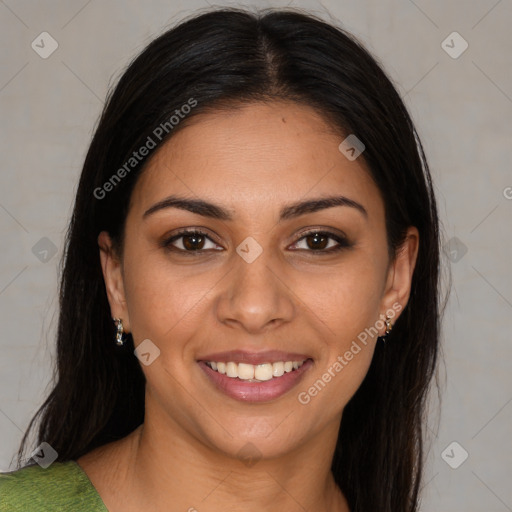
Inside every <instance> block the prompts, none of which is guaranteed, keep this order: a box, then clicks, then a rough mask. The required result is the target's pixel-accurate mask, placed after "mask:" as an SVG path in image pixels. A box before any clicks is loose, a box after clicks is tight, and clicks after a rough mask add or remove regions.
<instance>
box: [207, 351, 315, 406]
mask: <svg viewBox="0 0 512 512" xmlns="http://www.w3.org/2000/svg"><path fill="white" fill-rule="evenodd" d="M312 365H313V361H312V360H311V359H308V360H307V361H306V362H305V363H304V364H303V365H302V366H301V367H300V368H299V369H297V370H293V371H291V372H288V373H285V374H284V375H282V376H281V377H274V378H272V379H270V380H266V381H263V382H247V381H244V380H240V379H238V378H236V379H234V378H232V377H227V376H226V375H223V374H222V373H219V372H217V371H215V370H212V369H211V368H210V367H209V366H208V365H207V364H206V363H205V362H204V361H199V366H200V367H201V369H202V370H203V372H204V373H205V374H206V375H207V377H208V378H209V379H210V381H211V382H212V383H213V384H214V385H215V387H216V388H217V389H219V390H220V391H222V392H223V393H224V394H226V395H227V396H229V397H231V398H234V399H235V400H241V401H244V402H268V401H270V400H275V399H276V398H279V397H280V396H282V395H284V394H285V393H286V392H288V391H290V389H292V388H293V387H294V386H296V385H297V384H298V383H299V382H300V380H301V379H302V376H303V375H304V373H305V372H307V371H308V369H309V368H310V367H311V366H312Z"/></svg>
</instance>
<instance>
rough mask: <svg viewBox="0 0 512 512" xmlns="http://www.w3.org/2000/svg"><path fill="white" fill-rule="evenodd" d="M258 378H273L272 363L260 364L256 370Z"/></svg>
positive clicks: (255, 375)
mask: <svg viewBox="0 0 512 512" xmlns="http://www.w3.org/2000/svg"><path fill="white" fill-rule="evenodd" d="M254 378H255V379H256V380H270V379H271V378H272V365H271V364H270V363H264V364H259V365H258V366H256V369H255V370H254Z"/></svg>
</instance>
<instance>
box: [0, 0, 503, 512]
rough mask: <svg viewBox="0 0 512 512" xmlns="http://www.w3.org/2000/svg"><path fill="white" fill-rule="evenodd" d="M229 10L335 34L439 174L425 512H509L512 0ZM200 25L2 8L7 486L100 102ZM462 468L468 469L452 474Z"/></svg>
mask: <svg viewBox="0 0 512 512" xmlns="http://www.w3.org/2000/svg"><path fill="white" fill-rule="evenodd" d="M223 5H242V6H243V5H245V6H247V5H253V6H256V5H257V6H259V7H268V6H271V5H272V6H274V7H283V6H285V5H291V6H296V7H304V8H307V9H310V10H312V11H313V12H315V13H316V14H318V15H320V16H322V17H324V18H325V19H327V20H329V18H330V16H333V17H334V18H336V19H337V20H339V22H340V23H341V25H342V26H343V27H344V28H346V29H348V30H349V31H351V32H353V33H354V34H355V35H356V36H358V37H359V38H360V39H361V40H362V41H363V42H364V43H365V44H366V45H367V47H368V48H369V49H370V50H371V51H372V52H373V54H374V55H375V56H376V57H377V58H378V59H379V60H380V62H381V63H382V64H383V65H384V67H385V69H386V70H387V71H388V73H389V74H390V75H391V77H392V78H393V80H394V81H395V83H396V84H397V87H398V90H399V92H400V94H401V95H402V97H403V98H404V100H405V102H406V104H407V106H408V107H409V109H410V111H411V114H412V116H413V118H414V120H415V122H416V124H417V128H418V130H419V133H420V136H421V137H422V140H423V142H424V145H425V149H426V152H427V156H428V158H429V162H430V165H431V168H432V173H433V176H434V180H435V186H436V190H437V195H438V200H439V209H440V214H441V218H442V223H443V230H444V234H443V238H444V242H445V248H446V259H445V264H446V267H447V268H451V273H452V277H453V290H452V294H451V297H450V301H449V305H448V308H447V313H446V317H445V322H444V329H443V338H444V339H443V351H444V358H445V365H443V366H441V369H440V379H441V385H442V387H443V398H442V403H441V408H440V413H439V412H438V402H437V401H436V400H434V401H433V402H432V404H433V406H432V410H431V414H430V417H429V425H430V429H429V431H430V438H431V443H430V444H431V451H430V453H429V456H428V458H427V468H426V478H425V482H424V484H425V485H424V491H423V493H424V494H423V495H424V501H423V505H422V510H423V511H425V512H428V511H432V512H433V511H436V512H440V511H464V512H472V511H475V512H476V511H478V512H481V511H482V510H485V511H486V512H494V511H495V512H505V511H507V510H509V511H512V487H511V486H510V478H511V475H512V463H511V461H512V443H511V442H510V437H511V433H512V429H511V426H512V421H511V419H512V404H511V403H510V402H511V401H512V386H511V382H512V381H511V371H510V361H511V359H512V344H511V342H510V336H511V317H512V315H511V313H512V309H511V308H512V273H511V272H510V269H509V265H510V261H511V259H512V242H511V233H512V231H511V229H510V219H511V215H512V188H511V187H512V172H511V164H510V156H511V154H510V148H511V142H512V123H511V115H512V73H511V67H512V66H511V61H512V57H511V55H512V31H511V29H510V23H511V21H512V2H511V0H500V1H496V0H479V1H474V2H468V1H462V0H457V1H455V0H451V1H443V0H436V1H429V2H427V1H420V0H417V1H416V2H412V1H411V0H395V1H393V0H386V1H382V0H380V1H379V0H371V1H356V0H353V1H349V0H340V1H338V2H334V1H328V0H324V2H323V4H322V3H320V2H314V1H309V2H308V1H301V2H293V3H292V2H289V3H288V4H287V3H285V2H278V1H277V2H273V3H272V4H270V3H267V2H258V3H256V2H252V3H249V4H247V3H246V4H238V3H237V4H235V3H231V4H223ZM205 7H208V5H207V4H206V3H204V2H201V1H189V2H187V3H186V4H185V3H184V2H178V1H176V0H174V1H168V0H151V1H147V2H144V3H142V2H137V1H135V0H130V1H119V0H118V1H114V0H110V1H101V2H100V1H99V0H91V1H87V0H73V1H69V0H68V1H64V0H61V1H57V0H55V1H53V0H52V1H46V2H35V1H28V0H16V1H14V0H5V1H1V0H0V46H1V47H2V51H1V53H0V60H1V64H0V70H1V78H0V105H1V109H2V123H1V138H0V148H1V155H2V164H1V165H2V167H1V169H2V170H1V172H0V232H1V235H2V243H1V249H2V250H1V252H0V261H1V269H0V326H1V336H0V354H1V355H0V470H2V471H7V470H9V469H11V468H12V467H13V465H12V457H13V455H14V453H15V452H16V450H17V447H18V444H19V441H20V439H21V436H22V433H23V431H24V430H25V428H26V426H27V424H28V421H29V419H30V418H31V416H32V415H33V413H34V412H35V411H36V409H37V408H38V407H39V405H40V404H41V403H42V399H43V397H45V394H46V392H47V391H48V390H49V382H50V379H51V361H52V357H53V354H54V347H53V340H54V332H55V324H56V314H55V313H56V290H57V275H58V260H59V258H60V256H61V254H62V247H63V235H64V232H65V228H66V225H67V222H68V219H69V215H70V212H71V206H72V202H73V196H74V193H75V190H76V184H77V180H78V176H79V173H80V168H81V164H82V162H83V158H84V155H85V151H86V149H87V146H88V144H89V142H90V138H91V134H92V130H93V128H94V126H95V123H96V120H97V117H98V115H99V113H100V109H101V107H102V104H103V101H104V98H105V94H106V92H107V89H108V87H109V85H110V84H112V83H114V81H115V80H116V78H117V77H119V75H120V73H121V72H122V70H123V67H124V66H125V65H126V64H127V63H128V61H129V60H130V59H131V58H132V57H133V56H134V55H135V54H136V53H138V52H139V51H140V50H141V49H142V48H143V47H144V46H145V45H146V44H147V43H148V42H149V41H150V40H151V39H152V38H153V37H154V36H155V35H157V34H159V33H161V32H162V31H163V30H165V28H166V27H168V26H169V25H170V24H174V23H176V22H178V21H179V20H180V19H181V18H183V17H184V16H185V15H187V14H189V13H190V12H191V11H193V10H195V9H197V8H205ZM44 31H46V32H49V33H50V34H51V36H52V37H53V38H54V39H55V40H56V41H57V42H58V45H59V46H58V49H57V50H56V51H55V52H54V53H53V54H52V55H51V56H49V57H48V58H47V59H43V58H41V57H40V56H39V55H38V53H36V51H34V50H33V49H32V47H31V43H32V41H34V40H36V42H38V41H40V38H38V36H39V34H41V32H44ZM454 31H456V32H458V33H459V34H460V35H461V36H462V37H463V38H464V40H465V41H467V43H468V45H469V46H468V48H467V50H466V51H465V52H464V53H462V54H461V55H460V56H459V57H458V58H453V57H452V56H450V55H449V54H448V53H447V51H445V49H446V50H448V51H451V52H452V54H453V52H458V51H460V50H461V49H462V48H463V46H462V44H463V41H462V40H458V39H457V38H455V39H453V37H452V38H448V40H447V41H446V43H444V45H443V44H442V43H443V41H444V40H445V39H446V38H447V37H448V36H449V34H451V33H452V32H454ZM36 38H38V39H36ZM452 39H453V42H452ZM447 45H448V47H447ZM449 46H451V47H452V48H449ZM45 48H46V49H48V48H49V43H48V41H47V42H46V44H45ZM454 441H455V442H456V443H458V444H457V445H451V446H450V444H451V443H452V442H454ZM446 448H448V449H447V450H446ZM462 450H465V451H466V452H468V454H469V456H468V458H467V460H465V461H464V462H463V463H462V464H460V462H461V460H462V455H463V454H464V452H463V451H462ZM443 454H444V455H443ZM445 461H449V462H450V463H451V464H452V465H457V464H460V466H459V467H458V468H457V469H453V468H452V467H450V466H449V465H448V463H447V462H445Z"/></svg>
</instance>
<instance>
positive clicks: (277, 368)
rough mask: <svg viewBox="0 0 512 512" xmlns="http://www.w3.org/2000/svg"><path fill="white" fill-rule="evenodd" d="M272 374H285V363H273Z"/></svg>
mask: <svg viewBox="0 0 512 512" xmlns="http://www.w3.org/2000/svg"><path fill="white" fill-rule="evenodd" d="M272 375H273V376H274V377H281V375H284V363H283V362H282V361H279V362H277V363H274V364H273V365H272Z"/></svg>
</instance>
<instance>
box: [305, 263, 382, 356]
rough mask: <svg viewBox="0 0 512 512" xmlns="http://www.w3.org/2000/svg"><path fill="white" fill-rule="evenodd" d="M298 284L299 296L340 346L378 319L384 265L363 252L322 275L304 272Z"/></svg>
mask: <svg viewBox="0 0 512 512" xmlns="http://www.w3.org/2000/svg"><path fill="white" fill-rule="evenodd" d="M296 283H297V288H296V290H297V295H298V296H299V297H301V298H303V299H304V302H305V303H306V304H307V305H308V308H309V310H310V311H311V312H312V313H313V314H314V316H316V317H317V318H318V319H319V320H320V321H321V322H322V323H323V324H325V325H326V326H327V327H329V330H328V332H329V333H330V336H329V337H330V338H332V339H333V343H334V344H337V345H339V348H340V349H342V348H343V346H344V345H345V344H346V343H347V342H349V341H350V340H352V339H354V338H355V337H357V335H358V334H359V333H360V332H361V331H363V330H364V329H365V328H368V327H370V326H372V325H374V324H375V322H376V321H377V320H378V318H379V313H380V311H379V307H380V302H381V299H382V297H381V295H382V289H383V283H384V268H383V266H382V265H376V264H375V262H373V261H372V260H371V259H370V258H365V256H364V255H361V254H359V255H357V256H356V255H354V257H353V258H351V259H350V260H348V259H347V261H346V262H345V264H344V265H340V266H339V267H338V268H333V269H331V270H330V271H329V272H328V273H325V274H322V275H318V274H316V275H314V276H313V275H311V276H308V277H306V275H303V276H301V277H300V278H299V279H298V280H297V282H296Z"/></svg>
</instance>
